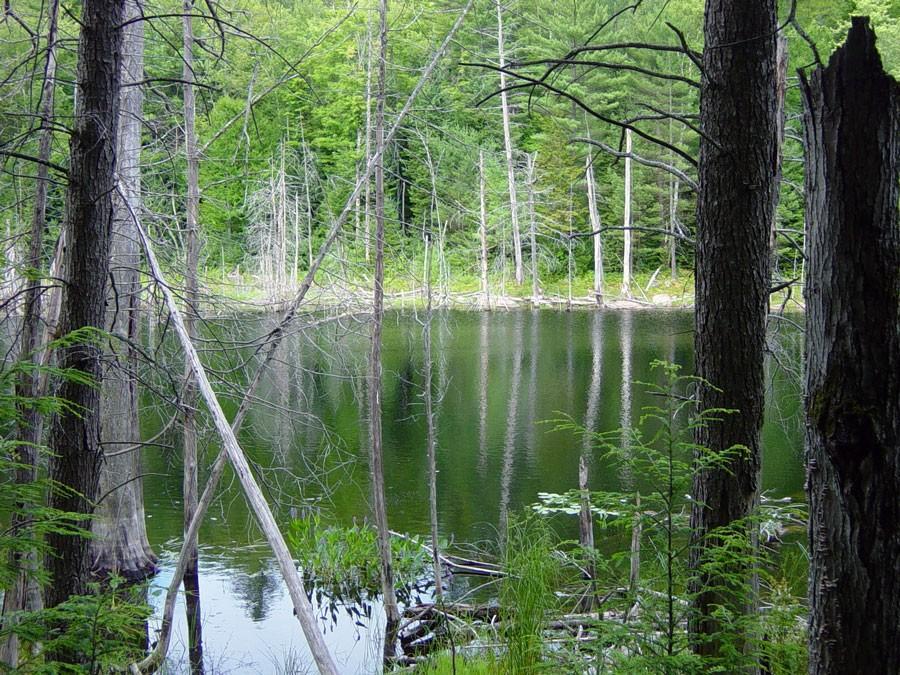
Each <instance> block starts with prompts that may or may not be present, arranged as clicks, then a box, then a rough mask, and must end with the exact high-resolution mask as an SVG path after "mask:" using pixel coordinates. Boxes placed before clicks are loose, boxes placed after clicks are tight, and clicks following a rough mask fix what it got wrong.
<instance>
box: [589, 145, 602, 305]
mask: <svg viewBox="0 0 900 675" xmlns="http://www.w3.org/2000/svg"><path fill="white" fill-rule="evenodd" d="M592 159H593V158H592V156H591V154H590V153H588V156H587V158H586V160H585V167H584V173H585V176H586V177H587V198H588V216H589V218H590V222H591V232H593V234H592V235H591V241H592V242H593V244H594V299H595V300H596V301H597V304H598V305H600V306H603V239H602V236H601V234H600V228H601V222H600V212H599V211H598V210H597V185H596V182H595V180H594V163H593V161H592Z"/></svg>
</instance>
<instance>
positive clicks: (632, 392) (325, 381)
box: [144, 310, 803, 673]
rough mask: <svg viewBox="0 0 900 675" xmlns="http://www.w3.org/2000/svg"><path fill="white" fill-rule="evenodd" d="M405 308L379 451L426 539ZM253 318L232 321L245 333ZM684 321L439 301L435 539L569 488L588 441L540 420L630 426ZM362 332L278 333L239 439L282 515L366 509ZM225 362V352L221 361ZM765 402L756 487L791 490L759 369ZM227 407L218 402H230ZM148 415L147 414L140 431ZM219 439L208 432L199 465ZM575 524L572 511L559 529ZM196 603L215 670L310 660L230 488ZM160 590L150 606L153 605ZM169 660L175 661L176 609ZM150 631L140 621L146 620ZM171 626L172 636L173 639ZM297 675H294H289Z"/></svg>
mask: <svg viewBox="0 0 900 675" xmlns="http://www.w3.org/2000/svg"><path fill="white" fill-rule="evenodd" d="M420 319H421V317H416V316H415V315H413V314H412V313H393V314H389V315H388V319H387V321H386V325H385V331H384V368H385V382H384V395H383V404H384V422H383V425H384V452H385V467H386V468H385V480H386V491H387V504H388V518H389V521H390V526H391V528H392V529H394V530H398V531H402V532H407V533H410V534H418V535H423V536H427V535H428V532H429V524H428V522H429V521H428V512H427V498H428V486H427V471H428V465H427V461H426V451H425V434H426V428H425V419H424V415H423V407H424V406H423V401H422V384H423V369H422V353H423V349H422V325H421V322H420ZM264 323H265V321H264V320H261V319H259V318H258V317H252V318H249V319H246V320H244V321H242V322H239V323H238V325H237V326H236V327H231V328H232V330H236V331H238V333H239V334H241V335H243V337H246V338H250V337H253V336H255V335H258V334H260V333H262V332H263V331H264V329H265V327H266V326H265V325H264ZM691 326H692V317H691V315H690V314H689V313H687V312H675V311H673V312H665V311H646V312H641V311H638V312H633V311H632V312H628V311H621V312H620V311H603V312H600V311H578V312H550V311H540V312H533V311H528V310H525V311H515V312H503V313H500V312H495V313H469V312H441V313H437V314H436V315H435V323H434V327H433V329H432V341H433V342H432V350H433V355H434V359H435V364H434V382H433V392H434V396H435V400H436V403H435V417H436V425H437V433H438V455H437V463H438V495H439V497H438V499H439V517H438V520H439V527H440V530H441V534H442V536H444V537H447V538H448V539H450V540H454V541H457V542H492V541H495V540H496V537H497V530H498V526H499V524H500V523H501V522H503V520H504V518H505V515H506V514H509V513H515V512H517V511H520V510H521V509H523V508H525V507H527V506H528V505H529V504H532V503H534V502H535V501H536V500H537V494H538V492H565V491H567V490H569V489H572V488H573V487H576V486H577V476H578V457H579V455H580V453H581V452H582V451H583V449H584V442H585V441H584V440H583V438H582V437H580V436H577V435H575V434H572V433H568V432H558V431H553V425H552V424H544V423H542V421H546V420H553V419H559V418H560V417H562V416H570V417H571V418H572V419H573V420H575V421H576V422H578V423H580V424H583V425H584V426H585V427H587V428H589V429H593V430H595V431H611V430H615V429H620V428H626V429H627V428H629V427H631V426H632V425H636V424H638V423H639V419H640V415H641V409H642V407H643V406H646V405H650V404H651V403H652V401H651V399H650V398H649V397H648V396H647V395H646V394H645V393H644V388H643V387H642V386H641V385H640V384H639V382H641V381H643V382H649V381H658V380H659V373H658V372H656V371H652V370H651V368H650V364H651V362H653V361H654V360H657V359H662V360H668V361H673V362H676V363H679V364H681V365H682V366H683V372H688V373H689V372H691V370H692V367H693V354H692V352H693V337H692V333H691ZM771 342H772V344H773V346H777V348H778V349H779V362H780V363H781V364H787V365H796V363H797V362H798V360H799V340H798V339H797V336H796V335H795V334H786V335H780V336H773V337H772V340H771ZM368 345H369V343H368V338H367V335H366V333H365V328H364V326H363V325H362V324H356V323H355V322H352V321H348V322H338V323H332V324H328V325H325V326H321V327H320V328H317V329H314V330H311V331H309V332H307V333H306V334H298V335H295V336H292V337H290V338H288V340H286V342H285V344H284V345H283V347H282V353H281V359H280V361H279V363H278V365H277V366H276V367H275V368H273V369H272V371H271V372H270V373H269V374H268V375H267V377H266V381H265V383H264V385H263V387H262V390H261V392H260V401H259V403H258V405H256V406H255V408H254V409H253V411H252V412H251V414H250V415H249V417H248V419H247V422H245V424H244V428H243V430H242V433H241V442H242V445H243V447H244V449H245V451H246V452H247V453H248V455H250V456H251V458H252V459H253V460H254V461H255V462H256V463H257V465H258V466H259V467H260V468H261V476H262V478H263V481H262V482H263V483H264V485H265V488H266V489H267V491H268V495H269V498H270V501H271V502H272V503H273V506H274V508H275V509H276V512H277V513H276V515H277V517H278V518H279V520H280V522H281V523H284V524H286V523H288V522H289V521H290V519H291V516H292V515H301V514H303V513H304V512H306V511H308V510H309V509H311V508H315V509H317V510H318V511H319V512H320V513H321V515H322V517H323V518H324V519H326V520H328V521H330V522H338V523H344V524H350V523H352V522H354V521H357V522H358V521H361V520H362V519H364V518H365V517H366V514H367V513H368V495H369V484H368V474H367V471H368V460H367V435H366V431H367V420H366V417H365V406H366V402H365V382H364V379H363V378H364V376H365V373H366V357H367V350H368ZM219 365H220V366H221V365H223V364H219ZM767 374H768V382H769V385H770V390H769V396H768V399H769V404H768V408H767V415H766V425H765V428H764V430H763V443H764V457H763V488H764V489H765V490H767V491H768V492H769V493H770V495H771V496H773V497H784V496H791V497H796V498H801V497H802V490H803V470H802V465H801V448H802V433H801V428H800V422H799V418H798V414H797V413H798V406H799V394H798V390H797V385H796V383H795V382H794V381H793V380H792V379H791V378H790V377H788V376H787V375H786V374H785V373H783V372H782V371H781V369H780V368H779V367H777V366H776V364H775V361H774V360H770V362H769V363H767ZM233 408H234V405H233V404H232V408H231V410H229V409H228V406H227V405H226V413H229V414H231V412H233ZM158 424H159V420H157V419H155V418H154V417H153V416H148V418H147V419H146V420H145V426H146V428H145V430H144V431H145V433H147V434H148V435H149V434H152V433H153V432H154V430H155V428H157V427H158ZM217 451H218V447H217V446H216V445H215V443H214V442H213V441H212V440H211V441H210V445H209V447H208V450H207V453H208V456H207V463H209V461H211V458H212V456H213V454H212V453H214V452H217ZM177 454H178V453H177V450H172V451H171V452H169V453H162V454H155V455H152V454H151V455H150V456H148V457H147V458H146V459H145V470H146V471H147V472H148V473H150V474H153V475H152V476H149V477H148V478H147V479H145V480H146V483H145V500H146V503H147V515H148V518H149V521H148V522H149V526H148V527H149V534H150V538H151V543H152V544H153V546H154V549H155V550H156V551H157V553H159V554H160V555H161V558H162V572H161V573H160V575H159V576H158V577H157V579H156V581H155V584H154V585H155V586H158V587H160V588H161V587H164V586H165V585H166V584H167V583H168V580H169V578H170V576H171V570H172V567H173V564H174V562H173V557H174V556H175V555H176V554H177V551H178V547H179V544H180V536H181V504H180V492H181V477H180V464H179V463H178V459H177ZM599 469H600V467H599V466H598V467H597V470H595V471H593V475H592V483H593V487H594V488H595V489H608V490H612V489H620V488H635V489H639V488H640V477H634V476H631V475H627V474H626V475H623V474H622V472H620V471H616V470H608V469H605V470H602V471H601V470H599ZM560 527H561V528H562V529H563V530H566V529H570V530H571V532H568V534H571V535H574V534H575V533H576V532H577V529H576V528H577V525H576V523H575V521H574V519H573V521H572V522H571V523H561V524H560ZM200 541H201V553H200V566H201V579H200V584H201V598H202V600H201V602H202V616H203V633H204V647H205V656H206V660H207V662H208V663H209V665H210V666H211V668H209V669H208V670H212V671H213V672H242V673H279V672H285V671H286V670H288V671H289V672H293V671H290V670H289V668H288V667H289V666H290V665H291V664H294V665H296V664H303V663H304V662H307V657H306V654H307V652H306V647H305V641H304V640H303V638H302V635H301V633H300V629H299V624H298V623H297V621H296V619H295V618H294V617H293V615H292V608H291V604H290V600H289V598H288V596H287V593H286V592H285V589H284V588H283V585H282V584H281V581H280V577H279V575H278V572H277V568H276V566H275V564H274V562H273V560H272V559H271V558H270V556H269V555H268V554H267V549H266V547H265V545H264V543H263V542H262V537H261V535H260V534H259V533H258V531H257V530H256V529H255V526H254V525H253V523H252V518H251V516H250V515H249V514H248V512H247V509H246V507H245V505H244V503H243V501H242V498H241V495H240V491H239V489H238V487H237V485H236V484H234V483H233V482H232V484H230V485H229V486H228V487H227V488H226V489H225V490H224V491H223V494H222V497H221V498H219V499H218V501H217V502H216V503H215V505H214V506H213V508H212V509H211V513H210V517H208V519H207V522H206V524H205V525H204V527H203V528H202V530H201V534H200ZM162 602H163V597H162V594H161V593H157V594H156V595H155V596H154V599H153V604H154V605H155V606H156V607H157V608H158V609H159V608H161V605H162ZM178 615H179V617H180V625H179V627H178V630H179V634H178V635H177V636H176V640H175V645H174V647H173V650H172V656H173V659H174V663H173V666H175V670H176V672H177V671H178V669H179V668H181V669H186V666H185V665H184V664H185V662H186V661H187V659H186V656H185V654H186V652H187V648H186V637H185V636H186V631H185V627H184V618H183V610H181V609H179V614H178ZM326 630H327V631H328V632H327V639H328V641H329V645H330V647H331V648H332V650H333V651H334V652H335V653H336V654H337V658H338V660H339V662H340V663H341V669H342V672H345V673H368V672H372V671H374V670H377V668H378V665H379V661H380V647H379V645H378V640H377V634H378V633H379V632H380V631H379V629H378V627H377V626H375V627H372V629H366V628H361V627H359V626H356V625H354V622H353V620H351V619H350V618H348V617H347V616H343V615H340V614H339V616H338V622H337V624H336V625H334V626H332V624H331V623H330V622H329V623H328V624H327V629H326ZM151 631H152V627H151ZM179 638H180V639H179ZM296 672H303V670H302V669H301V670H297V671H296Z"/></svg>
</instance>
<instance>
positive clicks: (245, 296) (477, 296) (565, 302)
mask: <svg viewBox="0 0 900 675" xmlns="http://www.w3.org/2000/svg"><path fill="white" fill-rule="evenodd" d="M660 276H661V275H659V274H638V275H635V277H634V279H635V282H636V283H633V284H632V288H633V289H635V290H634V292H633V293H632V294H631V295H630V296H628V295H625V294H623V293H622V283H621V277H618V276H612V275H610V276H609V277H608V278H607V281H606V282H605V284H604V294H603V296H602V298H600V299H599V300H598V298H597V296H596V295H595V293H594V291H593V288H592V280H591V279H590V278H588V277H578V278H576V279H573V280H572V286H571V290H570V289H569V285H568V282H567V280H566V279H558V280H553V281H550V282H548V283H547V284H546V285H545V286H544V288H543V289H542V293H541V295H540V296H539V297H538V298H537V299H535V298H533V297H532V296H531V293H530V291H531V288H530V286H528V285H527V284H523V285H522V286H520V287H516V286H515V283H514V282H513V281H507V283H506V284H505V289H504V288H503V286H504V285H503V284H501V283H497V284H496V285H495V286H492V288H491V291H490V293H489V294H488V297H487V298H485V294H484V293H482V291H481V290H480V289H479V288H478V280H477V279H474V278H466V277H464V278H462V279H459V280H453V281H451V282H450V284H448V286H447V288H446V290H440V289H439V288H437V287H436V286H433V290H432V304H433V306H434V307H436V308H441V309H455V310H464V311H465V310H470V311H485V310H488V311H490V310H513V309H526V308H532V309H552V310H583V309H614V310H615V309H631V310H654V309H661V310H678V309H685V310H686V309H693V307H694V276H693V274H692V273H690V272H682V273H680V274H679V275H678V277H677V278H675V279H672V278H670V277H669V276H668V274H666V275H665V278H660ZM371 286H372V282H371V279H367V278H360V279H354V280H351V281H347V282H343V283H341V284H335V285H332V286H331V287H329V288H325V287H322V286H318V285H313V287H312V288H311V289H310V292H309V294H308V296H307V299H306V300H305V302H304V305H305V307H306V308H307V309H313V310H321V309H333V308H335V307H346V308H354V309H359V308H365V307H367V306H368V305H370V304H371V299H372V291H371ZM206 291H207V293H206V296H207V299H208V301H209V300H212V301H213V302H215V303H220V302H223V301H224V302H225V303H226V304H231V305H234V306H237V307H240V308H241V309H245V310H248V311H262V312H266V313H278V312H281V311H283V310H284V308H285V307H286V306H287V304H288V303H290V302H291V300H292V298H293V295H294V291H293V289H290V288H285V289H283V291H282V292H281V293H279V294H278V295H277V296H276V297H266V296H267V294H268V291H267V289H265V288H264V285H263V284H261V283H260V282H259V281H258V280H257V279H255V278H254V277H252V276H250V275H234V274H232V275H230V277H229V278H220V279H215V278H214V275H211V276H208V277H207V284H206ZM213 299H214V300H213ZM384 302H385V307H386V308H388V309H392V310H398V309H399V310H404V309H414V308H424V307H425V305H426V302H427V286H426V284H425V283H424V282H422V283H417V282H410V281H409V280H408V279H399V278H395V279H391V280H388V281H386V284H385V291H384ZM770 307H771V310H772V311H773V312H777V313H779V314H780V313H784V312H786V311H788V312H803V311H804V310H805V305H804V302H803V298H802V293H801V292H800V291H799V290H798V289H792V288H788V289H779V290H778V291H776V292H774V293H772V294H771V296H770Z"/></svg>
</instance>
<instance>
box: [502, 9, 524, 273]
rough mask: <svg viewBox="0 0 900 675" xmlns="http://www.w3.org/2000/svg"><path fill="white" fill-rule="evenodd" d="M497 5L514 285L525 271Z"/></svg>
mask: <svg viewBox="0 0 900 675" xmlns="http://www.w3.org/2000/svg"><path fill="white" fill-rule="evenodd" d="M496 4H497V51H498V53H499V57H500V69H501V70H500V110H501V113H502V115H503V147H504V148H505V150H506V177H507V184H508V186H509V222H510V224H511V225H512V235H513V258H514V260H515V266H516V285H517V286H521V285H522V284H523V283H524V281H525V270H524V266H523V264H522V234H521V232H520V230H519V200H518V198H517V196H516V166H515V161H514V159H513V146H512V136H511V133H510V128H509V101H508V100H507V95H506V73H504V72H503V69H504V68H506V51H505V49H504V45H503V9H502V8H501V6H500V0H496Z"/></svg>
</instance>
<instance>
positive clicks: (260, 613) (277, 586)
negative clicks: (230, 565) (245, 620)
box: [231, 567, 283, 621]
mask: <svg viewBox="0 0 900 675" xmlns="http://www.w3.org/2000/svg"><path fill="white" fill-rule="evenodd" d="M231 590H232V592H233V593H234V596H235V597H236V598H238V600H239V601H240V604H241V607H242V608H243V610H244V611H245V612H246V614H247V616H248V617H249V618H250V619H251V620H253V621H263V620H264V619H266V618H268V616H269V614H271V612H272V607H273V606H274V604H275V602H276V601H277V600H278V599H279V598H280V597H281V596H282V594H283V589H282V584H281V580H280V577H279V576H278V574H277V573H276V572H274V571H272V570H270V569H268V568H266V567H263V568H261V569H259V570H257V571H255V572H251V573H242V574H236V575H234V577H233V578H232V581H231Z"/></svg>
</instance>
